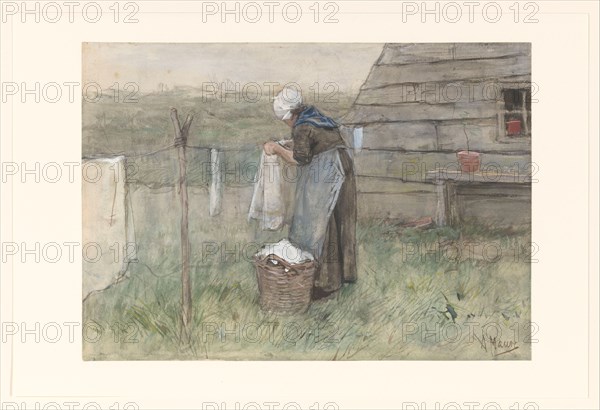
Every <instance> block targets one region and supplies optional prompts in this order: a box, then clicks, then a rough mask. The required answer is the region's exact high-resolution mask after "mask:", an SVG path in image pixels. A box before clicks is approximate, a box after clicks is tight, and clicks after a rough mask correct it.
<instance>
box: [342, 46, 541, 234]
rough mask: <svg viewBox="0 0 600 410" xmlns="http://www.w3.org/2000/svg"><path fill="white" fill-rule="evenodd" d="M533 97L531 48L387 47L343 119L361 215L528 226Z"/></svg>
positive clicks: (531, 166) (532, 169)
mask: <svg viewBox="0 0 600 410" xmlns="http://www.w3.org/2000/svg"><path fill="white" fill-rule="evenodd" d="M534 89H535V88H534V87H532V83H531V46H530V44H529V43H490V44H485V43H441V44H440V43H436V44H427V43H424V44H386V45H385V46H384V48H383V51H382V53H381V55H380V56H379V58H378V60H377V61H376V62H375V64H374V65H373V67H372V68H371V71H370V73H369V75H368V77H367V79H366V81H365V82H364V84H363V85H362V87H361V90H360V93H359V95H358V96H357V98H356V100H355V102H354V104H353V106H352V109H351V110H350V112H349V113H348V114H347V115H345V116H344V117H343V119H342V122H343V123H344V124H345V125H347V126H348V127H350V129H351V130H353V132H352V135H351V136H350V138H349V140H350V141H349V143H350V144H352V145H353V146H354V151H355V166H356V169H357V174H358V175H359V179H358V182H359V185H358V190H359V196H358V200H359V216H361V217H376V218H386V219H398V220H401V221H411V220H415V219H419V218H424V217H430V216H431V217H434V218H436V220H437V221H438V222H441V223H453V224H456V223H458V222H461V221H464V222H468V221H471V220H473V221H477V222H478V223H484V224H487V225H507V224H508V225H520V224H529V223H530V221H531V181H532V179H533V178H534V177H533V175H532V174H534V173H535V166H534V164H532V163H531V133H532V122H531V118H532V117H531V103H532V101H535V100H533V99H532V97H533V96H532V90H534ZM459 151H469V152H476V153H479V158H480V165H479V169H478V170H477V171H476V172H463V171H461V166H460V165H459V163H458V161H457V152H459ZM471 171H473V170H471ZM532 177H533V178H532Z"/></svg>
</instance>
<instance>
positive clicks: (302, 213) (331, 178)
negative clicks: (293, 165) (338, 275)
mask: <svg viewBox="0 0 600 410" xmlns="http://www.w3.org/2000/svg"><path fill="white" fill-rule="evenodd" d="M340 148H344V149H345V147H344V146H339V147H335V148H332V149H330V150H327V151H325V152H322V153H320V154H317V155H315V156H313V158H312V161H311V162H310V163H308V164H306V165H302V166H298V167H297V170H298V171H297V185H296V195H295V210H294V216H293V218H292V223H291V226H290V234H289V238H290V241H291V242H292V243H294V244H295V245H296V246H298V247H299V248H301V249H302V250H305V251H308V252H310V253H312V254H313V256H314V257H315V258H316V259H317V260H319V259H320V256H321V254H322V252H323V243H324V241H325V235H326V233H327V225H328V223H329V218H330V217H331V213H332V212H333V209H334V208H335V205H336V203H337V200H338V196H339V193H340V189H341V187H342V184H343V183H344V180H345V174H344V169H343V167H342V163H341V161H340V155H339V151H338V150H339V149H340Z"/></svg>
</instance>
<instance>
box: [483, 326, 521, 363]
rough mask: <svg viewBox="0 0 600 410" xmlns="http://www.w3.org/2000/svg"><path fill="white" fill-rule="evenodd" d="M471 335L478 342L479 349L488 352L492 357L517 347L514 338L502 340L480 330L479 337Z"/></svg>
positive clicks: (512, 350)
mask: <svg viewBox="0 0 600 410" xmlns="http://www.w3.org/2000/svg"><path fill="white" fill-rule="evenodd" d="M473 336H474V337H475V339H477V341H478V342H479V345H480V347H481V349H482V350H484V351H486V352H490V353H491V354H492V356H494V357H496V356H501V355H503V354H507V353H510V352H514V351H515V350H517V349H518V348H519V345H518V344H517V342H516V341H514V340H502V339H500V337H497V336H486V335H485V334H484V333H483V332H481V339H480V338H478V337H477V335H473Z"/></svg>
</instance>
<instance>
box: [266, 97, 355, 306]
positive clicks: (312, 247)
mask: <svg viewBox="0 0 600 410" xmlns="http://www.w3.org/2000/svg"><path fill="white" fill-rule="evenodd" d="M273 109H274V111H275V115H276V116H277V117H278V118H279V119H280V120H282V121H284V122H285V123H286V124H287V125H288V126H289V127H290V128H292V141H293V148H292V149H287V148H285V147H283V146H282V145H280V144H278V143H275V142H271V141H270V142H267V143H265V144H264V150H265V152H266V153H267V154H271V155H272V154H277V155H279V156H280V157H281V158H283V159H284V160H285V161H287V162H288V163H292V164H297V166H298V167H297V169H298V175H299V177H298V180H297V185H296V196H295V198H296V199H295V200H296V204H295V210H294V216H293V219H292V223H291V226H290V241H291V242H292V243H294V244H295V245H297V246H299V247H300V248H301V249H303V250H308V251H310V252H312V253H313V255H314V256H315V257H316V259H317V261H318V270H317V272H316V273H315V285H314V289H313V299H319V298H322V297H325V296H327V295H330V294H331V293H333V292H335V291H337V290H338V289H340V288H341V287H342V284H343V283H344V282H355V281H356V279H357V273H356V250H355V247H356V182H355V177H354V169H353V163H352V158H351V157H350V155H349V154H348V152H347V147H346V146H345V144H344V140H343V139H342V136H341V134H340V130H339V126H338V124H337V123H336V122H335V121H334V120H333V119H331V118H329V117H327V116H325V115H323V114H322V113H321V112H319V110H317V109H316V108H315V107H314V106H306V105H304V104H303V103H302V95H301V94H300V92H299V91H296V90H295V89H293V88H284V89H283V90H282V91H281V92H280V93H279V94H278V95H277V97H276V98H275V101H274V103H273Z"/></svg>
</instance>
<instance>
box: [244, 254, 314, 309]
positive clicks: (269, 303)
mask: <svg viewBox="0 0 600 410" xmlns="http://www.w3.org/2000/svg"><path fill="white" fill-rule="evenodd" d="M254 265H255V266H256V277H257V279H258V291H259V292H260V307H261V308H262V309H263V310H265V311H267V312H274V313H280V314H294V313H304V312H306V311H307V310H308V307H309V306H310V300H311V296H312V289H313V284H314V280H315V271H316V268H317V263H316V262H315V261H307V262H303V263H299V264H294V265H292V264H290V263H288V262H286V261H285V260H283V259H281V258H280V257H278V256H276V255H268V256H261V257H257V256H255V257H254Z"/></svg>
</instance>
